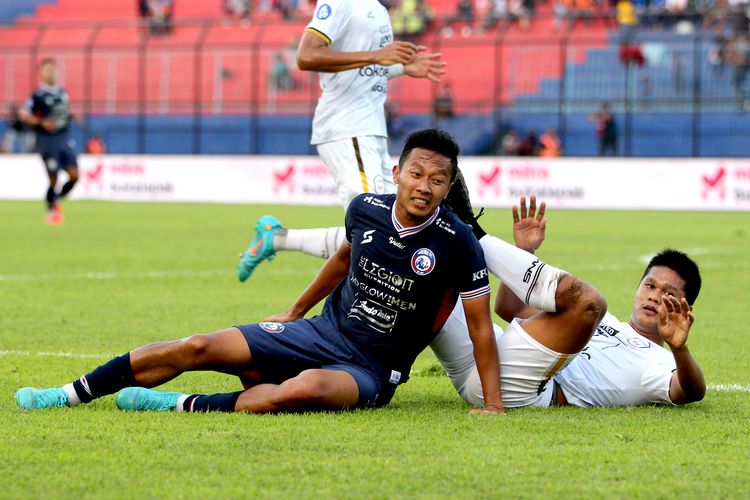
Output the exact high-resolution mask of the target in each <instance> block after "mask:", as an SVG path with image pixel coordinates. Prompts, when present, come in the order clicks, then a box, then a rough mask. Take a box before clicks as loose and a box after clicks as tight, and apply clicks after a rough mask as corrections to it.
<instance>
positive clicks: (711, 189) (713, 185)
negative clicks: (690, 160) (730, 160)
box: [701, 164, 727, 200]
mask: <svg viewBox="0 0 750 500" xmlns="http://www.w3.org/2000/svg"><path fill="white" fill-rule="evenodd" d="M726 178H727V170H726V168H724V165H722V164H719V169H718V170H716V171H715V172H714V173H713V174H709V175H703V176H701V181H702V183H703V190H702V191H701V197H702V198H703V199H704V200H705V199H707V198H708V197H709V196H710V195H711V193H716V194H717V196H718V197H719V199H720V200H723V199H724V198H725V197H726Z"/></svg>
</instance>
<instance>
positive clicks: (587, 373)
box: [554, 313, 676, 407]
mask: <svg viewBox="0 0 750 500" xmlns="http://www.w3.org/2000/svg"><path fill="white" fill-rule="evenodd" d="M675 369H676V366H675V362H674V357H673V356H672V353H670V352H669V351H668V350H667V349H664V348H663V347H661V346H659V345H657V344H655V343H653V342H651V341H650V340H648V339H647V338H645V337H643V336H642V335H640V334H638V332H636V331H635V330H634V329H633V328H632V327H631V326H630V325H629V324H627V323H623V322H621V321H620V320H618V319H617V318H616V317H614V316H613V315H612V314H610V313H607V314H606V315H605V316H604V319H603V320H602V322H601V323H600V324H599V326H598V327H597V329H596V332H595V333H594V336H593V337H591V341H590V342H589V343H588V344H587V345H586V347H585V348H584V349H583V351H582V352H581V353H580V354H579V355H578V356H577V357H576V358H575V359H574V360H573V361H572V362H571V363H570V364H569V365H568V366H567V367H566V368H565V369H564V370H562V371H561V372H560V373H558V374H557V375H555V377H554V380H555V382H556V383H557V384H558V385H559V386H560V388H561V389H562V391H563V393H564V394H565V398H566V399H567V400H568V404H570V405H574V406H584V407H588V406H631V405H633V406H634V405H642V404H648V403H667V404H673V403H672V401H671V400H670V399H669V382H670V380H671V378H672V372H673V371H674V370H675Z"/></svg>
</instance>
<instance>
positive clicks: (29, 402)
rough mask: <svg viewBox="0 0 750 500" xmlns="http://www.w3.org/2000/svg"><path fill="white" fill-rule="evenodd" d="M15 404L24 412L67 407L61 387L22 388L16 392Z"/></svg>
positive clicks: (65, 395)
mask: <svg viewBox="0 0 750 500" xmlns="http://www.w3.org/2000/svg"><path fill="white" fill-rule="evenodd" d="M16 404H18V406H19V407H21V408H23V409H24V410H40V409H42V408H60V407H64V406H68V395H67V394H66V393H65V391H64V390H63V389H62V387H53V388H52V389H35V388H33V387H24V388H22V389H18V391H17V392H16Z"/></svg>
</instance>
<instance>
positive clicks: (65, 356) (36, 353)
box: [0, 351, 111, 359]
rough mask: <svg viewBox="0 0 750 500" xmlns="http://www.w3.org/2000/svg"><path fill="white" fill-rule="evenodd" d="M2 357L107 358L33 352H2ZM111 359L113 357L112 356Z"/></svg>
mask: <svg viewBox="0 0 750 500" xmlns="http://www.w3.org/2000/svg"><path fill="white" fill-rule="evenodd" d="M0 356H52V357H55V358H99V359H102V358H106V357H107V355H104V354H83V353H75V352H45V351H41V352H32V351H0ZM110 357H111V356H110Z"/></svg>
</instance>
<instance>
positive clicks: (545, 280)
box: [479, 234, 567, 312]
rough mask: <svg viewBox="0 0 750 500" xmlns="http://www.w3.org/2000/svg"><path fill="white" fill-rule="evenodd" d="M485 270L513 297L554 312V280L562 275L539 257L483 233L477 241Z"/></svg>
mask: <svg viewBox="0 0 750 500" xmlns="http://www.w3.org/2000/svg"><path fill="white" fill-rule="evenodd" d="M479 244H480V245H482V250H484V260H485V261H486V262H487V268H488V269H489V271H490V272H491V273H492V274H494V275H495V276H497V277H498V278H500V280H501V281H502V282H503V283H504V284H505V285H507V286H508V287H509V288H510V289H511V290H513V293H515V294H516V296H517V297H518V298H519V299H521V300H523V301H524V303H526V304H528V305H529V306H531V307H533V308H535V309H541V310H542V311H547V312H555V311H556V310H557V309H556V307H555V293H556V292H557V282H558V281H559V280H560V278H561V277H563V276H564V275H566V274H567V273H566V272H565V271H561V270H560V269H557V268H556V267H552V266H550V265H547V264H545V263H544V262H542V260H541V259H539V257H537V256H535V255H533V254H530V253H529V252H527V251H525V250H521V249H520V248H518V247H515V246H513V245H511V244H510V243H507V242H505V241H503V240H501V239H500V238H496V237H494V236H490V235H489V234H488V235H486V236H483V237H482V239H481V240H479Z"/></svg>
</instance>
